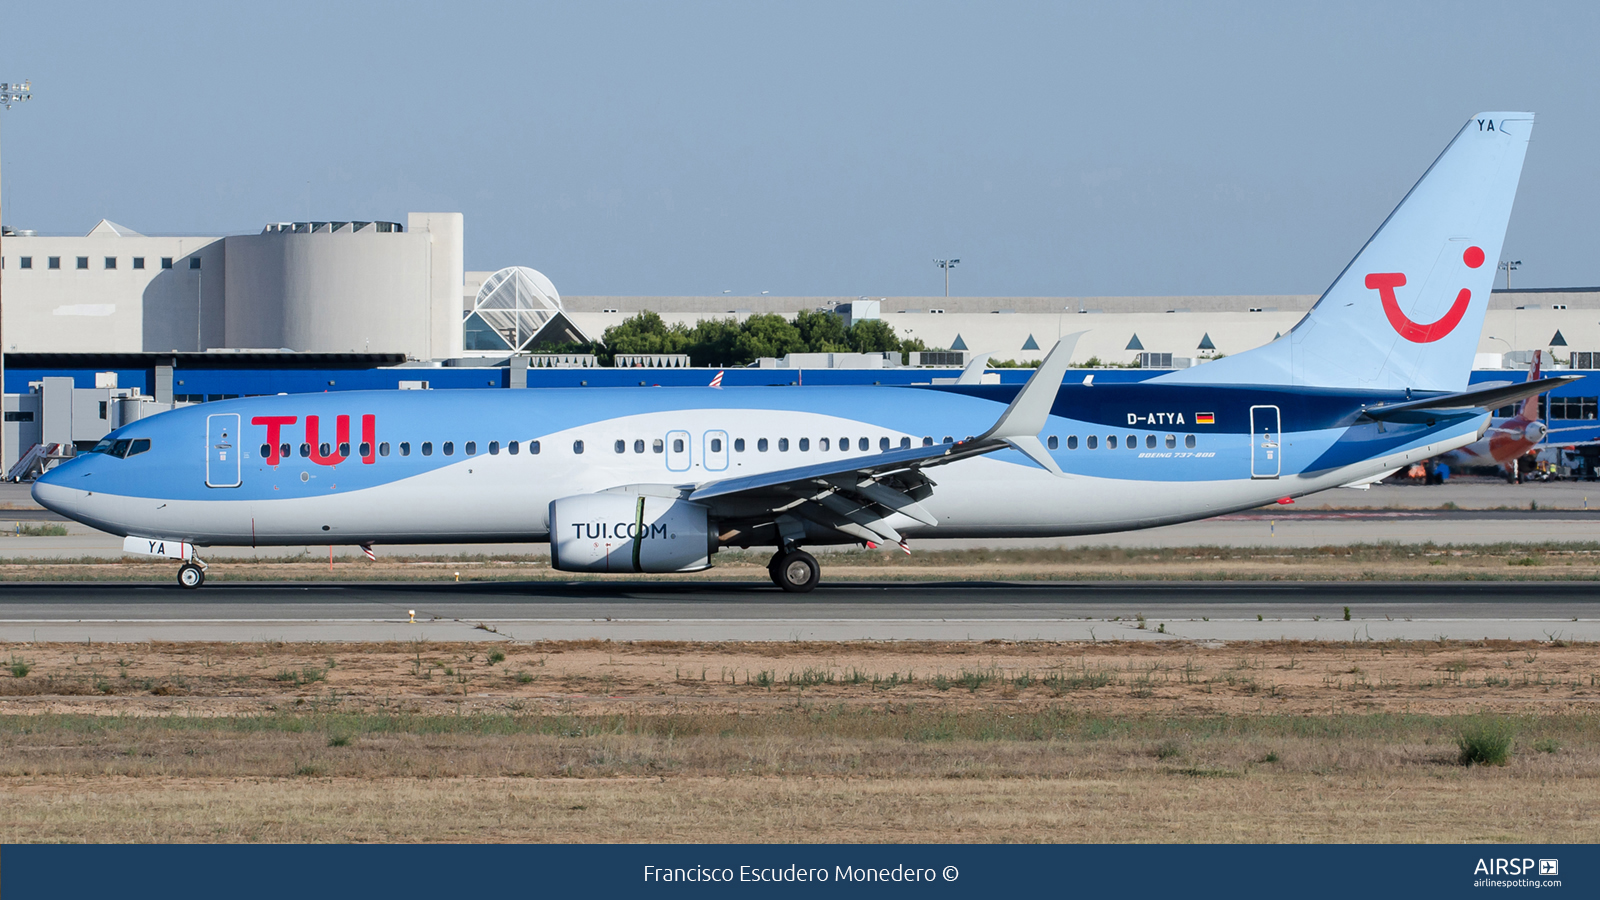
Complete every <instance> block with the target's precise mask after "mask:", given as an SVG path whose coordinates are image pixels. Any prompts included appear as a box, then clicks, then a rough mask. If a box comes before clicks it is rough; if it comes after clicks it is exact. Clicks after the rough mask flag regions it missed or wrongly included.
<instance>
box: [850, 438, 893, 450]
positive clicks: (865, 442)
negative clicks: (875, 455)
mask: <svg viewBox="0 0 1600 900" xmlns="http://www.w3.org/2000/svg"><path fill="white" fill-rule="evenodd" d="M883 442H884V443H885V444H887V443H888V442H889V439H888V438H884V439H883ZM856 449H857V450H870V449H872V441H871V440H869V439H868V438H860V439H858V440H857V441H856ZM883 449H885V450H887V449H889V448H888V447H884V448H883Z"/></svg>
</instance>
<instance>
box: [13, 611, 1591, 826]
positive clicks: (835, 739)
mask: <svg viewBox="0 0 1600 900" xmlns="http://www.w3.org/2000/svg"><path fill="white" fill-rule="evenodd" d="M0 654H3V656H0V658H3V659H4V660H5V661H6V664H5V666H4V667H3V668H0V841H38V840H68V841H76V840H95V841H143V840H153V841H155V840H158V841H189V840H194V841H412V840H415V841H455V840H463V841H502V840H503V841H564V840H572V841H802V842H804V841H1423V842H1426V841H1529V842H1542V841H1595V840H1600V741H1597V736H1600V716H1597V715H1596V713H1595V712H1594V711H1593V709H1592V706H1593V701H1594V698H1595V697H1596V696H1597V692H1600V687H1597V686H1596V677H1597V675H1600V653H1597V652H1596V650H1595V648H1593V647H1591V646H1589V645H1571V644H1563V643H1561V642H1540V643H1510V642H1451V641H1444V642H1439V641H1430V642H1414V643H1393V644H1371V643H1362V644H1321V643H1300V642H1272V643H1262V644H1239V645H1229V646H1226V647H1217V646H1204V645H1190V644H1181V645H1161V646H1145V645H1142V644H1114V643H1100V644H1093V645H1082V644H1040V643H1028V644H1007V643H998V642H995V643H987V644H970V643H959V644H941V643H927V644H865V643H863V644H803V643H795V644H778V645H772V644H691V643H649V644H643V643H641V644H612V643H608V642H567V643H542V644H514V645H513V644H506V645H498V646H490V647H485V646H482V645H466V644H413V645H381V644H380V645H339V644H327V645H285V644H151V645H110V646H106V645H93V646H86V645H62V644H51V645H37V644H34V645H12V646H8V647H4V648H0ZM1473 763H1476V764H1473Z"/></svg>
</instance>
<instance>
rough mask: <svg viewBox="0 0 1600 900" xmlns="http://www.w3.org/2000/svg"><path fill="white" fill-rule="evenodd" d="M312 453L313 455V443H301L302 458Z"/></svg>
mask: <svg viewBox="0 0 1600 900" xmlns="http://www.w3.org/2000/svg"><path fill="white" fill-rule="evenodd" d="M310 455H311V445H310V444H301V445H300V458H301V459H305V458H306V457H308V456H310Z"/></svg>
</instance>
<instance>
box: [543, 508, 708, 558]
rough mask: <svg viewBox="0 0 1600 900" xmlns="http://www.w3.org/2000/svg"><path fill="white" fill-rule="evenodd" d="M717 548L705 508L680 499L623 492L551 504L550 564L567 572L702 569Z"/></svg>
mask: <svg viewBox="0 0 1600 900" xmlns="http://www.w3.org/2000/svg"><path fill="white" fill-rule="evenodd" d="M716 547H717V535H716V532H715V531H713V530H712V528H711V523H710V520H709V517H708V516H707V513H706V508H705V507H704V506H701V505H700V504H698V503H688V502H686V501H683V500H679V499H677V498H676V497H651V496H646V495H643V494H628V493H620V492H619V493H602V494H584V495H582V496H578V497H563V498H561V499H560V500H556V501H553V502H552V503H551V504H550V565H551V566H552V567H554V568H556V569H559V570H561V571H563V572H698V571H700V570H701V569H709V568H710V567H711V554H712V553H715V552H716Z"/></svg>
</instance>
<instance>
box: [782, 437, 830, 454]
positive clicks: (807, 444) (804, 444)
mask: <svg viewBox="0 0 1600 900" xmlns="http://www.w3.org/2000/svg"><path fill="white" fill-rule="evenodd" d="M799 447H800V450H801V452H804V451H806V450H810V449H811V438H801V439H800V445H799ZM779 449H782V448H781V447H780V448H779ZM822 449H824V450H826V449H828V439H827V438H823V439H822Z"/></svg>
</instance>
